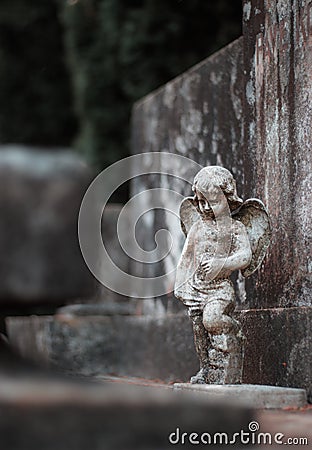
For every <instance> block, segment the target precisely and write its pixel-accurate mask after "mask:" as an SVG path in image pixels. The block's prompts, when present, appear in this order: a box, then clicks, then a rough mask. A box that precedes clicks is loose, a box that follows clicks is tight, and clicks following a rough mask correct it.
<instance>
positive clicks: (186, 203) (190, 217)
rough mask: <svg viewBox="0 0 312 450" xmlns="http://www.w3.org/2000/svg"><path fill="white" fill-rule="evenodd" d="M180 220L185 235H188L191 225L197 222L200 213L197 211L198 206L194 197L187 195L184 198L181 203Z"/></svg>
mask: <svg viewBox="0 0 312 450" xmlns="http://www.w3.org/2000/svg"><path fill="white" fill-rule="evenodd" d="M179 214H180V222H181V228H182V231H183V233H184V234H185V236H187V234H188V232H189V231H190V229H191V226H192V225H193V224H194V223H195V222H197V220H198V219H199V217H200V215H199V212H198V211H197V208H196V206H195V203H194V198H193V197H185V199H184V200H182V203H181V205H180V210H179Z"/></svg>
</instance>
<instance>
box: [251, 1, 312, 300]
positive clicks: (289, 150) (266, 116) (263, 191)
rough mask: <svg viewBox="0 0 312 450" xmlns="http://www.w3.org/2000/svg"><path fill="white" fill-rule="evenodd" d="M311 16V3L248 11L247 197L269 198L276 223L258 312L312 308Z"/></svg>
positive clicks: (260, 4)
mask: <svg viewBox="0 0 312 450" xmlns="http://www.w3.org/2000/svg"><path fill="white" fill-rule="evenodd" d="M311 15H312V3H311V1H307V0H300V1H299V2H297V1H294V0H285V1H283V2H272V1H263V0H262V1H255V0H253V1H245V2H244V6H243V21H244V68H245V92H244V99H245V102H244V111H245V112H244V136H245V145H244V154H245V155H246V156H245V167H246V170H248V173H249V176H247V177H246V178H245V183H246V184H245V192H246V194H248V193H249V195H253V196H259V197H260V198H263V200H264V202H265V203H266V205H267V206H268V208H269V211H270V216H271V219H272V226H273V237H272V245H271V247H270V249H269V253H268V257H267V262H266V265H265V267H264V269H263V270H261V271H260V273H259V275H258V278H257V279H255V280H254V283H256V284H257V289H256V293H255V297H254V299H253V301H252V306H256V307H259V308H261V307H277V306H302V305H309V306H311V305H312V302H311V298H312V297H311V278H310V277H311V275H309V273H311V234H312V233H311V232H312V229H311V218H310V217H311V202H312V198H311V192H312V178H311V162H312V161H311V143H312V17H311ZM251 283H252V282H251Z"/></svg>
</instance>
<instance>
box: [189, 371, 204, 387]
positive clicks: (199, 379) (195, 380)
mask: <svg viewBox="0 0 312 450" xmlns="http://www.w3.org/2000/svg"><path fill="white" fill-rule="evenodd" d="M190 382H191V384H207V383H208V369H200V371H199V372H198V373H197V374H196V375H194V376H193V377H191V380H190Z"/></svg>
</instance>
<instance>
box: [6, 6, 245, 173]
mask: <svg viewBox="0 0 312 450" xmlns="http://www.w3.org/2000/svg"><path fill="white" fill-rule="evenodd" d="M56 6H57V7H58V12H59V14H58V16H57V14H56ZM0 24H1V26H2V27H1V28H2V29H1V32H0V63H1V64H0V66H1V67H2V68H0V82H1V88H0V100H1V102H0V104H1V105H2V106H0V140H2V141H8V140H11V141H17V140H18V141H22V140H24V142H26V143H46V144H51V143H53V144H62V143H64V144H67V143H68V142H69V141H70V140H71V139H72V138H73V134H74V132H75V118H74V115H73V113H72V110H71V108H72V105H74V114H75V116H76V118H77V120H78V131H77V134H76V139H75V141H74V142H75V146H76V147H77V148H78V149H79V150H81V151H82V152H83V154H85V155H86V156H87V157H88V158H89V160H90V161H92V162H93V163H94V164H95V165H96V166H97V167H98V168H101V167H105V166H107V165H108V164H110V163H112V162H113V161H116V160H117V159H119V158H121V157H122V156H124V155H126V154H128V153H129V134H130V133H129V122H130V112H131V106H132V104H133V102H134V101H135V100H137V99H139V98H140V97H142V96H144V95H145V94H147V93H148V92H150V91H151V90H153V89H155V88H157V87H158V86H160V85H162V84H163V83H165V82H166V81H168V80H169V79H171V78H172V77H174V76H176V75H178V74H179V73H181V72H183V71H184V70H185V69H187V68H189V67H190V66H192V65H193V64H195V63H197V62H199V61H200V60H201V59H203V58H205V57H206V56H208V55H209V54H211V53H212V52H214V51H215V50H217V49H219V48H220V47H222V46H223V45H225V44H226V43H228V42H230V41H231V40H233V39H235V38H236V37H238V36H239V35H240V34H241V0H218V1H212V0H158V1H156V0H127V1H125V0H31V1H29V0H2V5H1V6H0ZM62 39H64V42H65V48H66V52H65V53H66V60H67V66H68V68H69V70H70V74H71V80H72V87H73V93H74V95H73V100H72V98H71V89H70V86H69V83H68V77H67V74H66V70H65V67H64V51H63V47H62ZM2 63H3V64H2Z"/></svg>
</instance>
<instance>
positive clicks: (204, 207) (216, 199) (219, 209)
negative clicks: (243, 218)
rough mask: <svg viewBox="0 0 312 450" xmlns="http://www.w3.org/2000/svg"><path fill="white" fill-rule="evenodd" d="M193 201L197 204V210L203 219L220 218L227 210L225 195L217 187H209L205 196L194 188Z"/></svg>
mask: <svg viewBox="0 0 312 450" xmlns="http://www.w3.org/2000/svg"><path fill="white" fill-rule="evenodd" d="M195 200H197V203H198V210H199V212H200V214H201V215H202V216H204V217H212V218H215V217H216V216H220V215H221V214H224V213H226V212H227V210H228V203H227V200H226V197H225V195H224V194H223V192H222V191H221V189H220V188H219V187H216V186H213V185H212V186H211V188H209V190H208V191H207V192H206V193H205V195H204V194H203V193H202V192H200V191H199V190H198V189H197V188H195Z"/></svg>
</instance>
